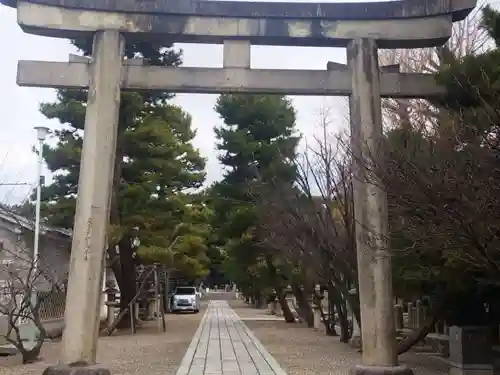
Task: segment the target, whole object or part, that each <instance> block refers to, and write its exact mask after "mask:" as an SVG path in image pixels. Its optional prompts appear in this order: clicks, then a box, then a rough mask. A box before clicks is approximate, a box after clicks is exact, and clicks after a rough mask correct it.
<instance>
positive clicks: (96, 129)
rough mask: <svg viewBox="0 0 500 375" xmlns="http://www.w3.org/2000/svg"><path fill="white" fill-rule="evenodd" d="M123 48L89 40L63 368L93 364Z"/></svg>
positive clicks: (109, 35) (108, 35)
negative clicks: (91, 44)
mask: <svg viewBox="0 0 500 375" xmlns="http://www.w3.org/2000/svg"><path fill="white" fill-rule="evenodd" d="M123 48H124V40H123V38H122V36H121V35H120V34H119V32H117V31H111V30H107V31H99V32H97V33H96V34H95V36H94V44H93V55H92V62H91V66H90V71H91V73H90V88H89V94H88V101H87V108H86V115H85V136H84V140H83V149H82V156H81V167H80V178H79V184H78V198H77V204H76V214H75V224H74V225H75V226H74V230H73V242H72V246H71V262H70V272H69V281H68V292H67V297H66V311H65V317H64V321H65V329H64V334H63V340H62V352H61V357H60V363H61V364H62V365H72V364H79V365H80V366H81V365H92V364H94V363H95V360H96V350H97V333H98V323H99V321H98V320H99V314H98V312H99V294H100V293H99V292H100V289H101V280H102V275H103V266H104V259H105V257H104V255H105V249H106V231H107V227H108V223H109V209H110V200H111V188H112V182H113V171H114V160H115V150H116V138H117V130H118V111H119V106H120V79H121V65H122V58H123ZM47 370H50V369H47ZM51 371H52V370H51ZM51 371H49V373H61V372H60V371H61V370H60V369H57V368H55V369H53V371H55V372H51ZM104 373H106V372H104ZM104 373H102V374H104Z"/></svg>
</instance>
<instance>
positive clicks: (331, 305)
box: [326, 283, 338, 336]
mask: <svg viewBox="0 0 500 375" xmlns="http://www.w3.org/2000/svg"><path fill="white" fill-rule="evenodd" d="M336 292H337V291H336V289H335V287H334V286H333V284H332V283H329V284H328V312H329V314H330V316H329V317H328V321H327V322H326V324H327V328H326V334H327V335H330V336H338V334H337V330H336V329H335V298H334V296H335V293H336Z"/></svg>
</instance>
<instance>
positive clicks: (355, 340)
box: [349, 336, 361, 349]
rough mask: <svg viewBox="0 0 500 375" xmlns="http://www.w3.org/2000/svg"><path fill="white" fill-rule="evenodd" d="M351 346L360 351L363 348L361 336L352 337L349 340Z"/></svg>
mask: <svg viewBox="0 0 500 375" xmlns="http://www.w3.org/2000/svg"><path fill="white" fill-rule="evenodd" d="M349 345H351V346H352V347H353V348H356V349H360V348H361V336H352V337H351V338H350V339H349Z"/></svg>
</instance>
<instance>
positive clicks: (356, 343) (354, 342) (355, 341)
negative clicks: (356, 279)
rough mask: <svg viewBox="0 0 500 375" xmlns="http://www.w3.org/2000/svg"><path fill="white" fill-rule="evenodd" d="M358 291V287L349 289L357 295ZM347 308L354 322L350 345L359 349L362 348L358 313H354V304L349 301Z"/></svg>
mask: <svg viewBox="0 0 500 375" xmlns="http://www.w3.org/2000/svg"><path fill="white" fill-rule="evenodd" d="M357 293H358V291H357V290H356V289H351V290H349V294H351V295H356V294H357ZM347 310H348V311H350V312H351V322H352V334H351V338H350V339H349V345H351V346H352V347H353V348H356V349H359V348H361V330H360V329H359V322H358V319H357V318H356V314H354V310H353V309H352V306H351V305H350V304H349V303H347Z"/></svg>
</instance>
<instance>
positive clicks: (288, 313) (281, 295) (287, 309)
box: [276, 286, 295, 323]
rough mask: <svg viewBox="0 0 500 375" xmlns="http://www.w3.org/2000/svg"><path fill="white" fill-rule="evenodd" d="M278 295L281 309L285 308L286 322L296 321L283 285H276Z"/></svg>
mask: <svg viewBox="0 0 500 375" xmlns="http://www.w3.org/2000/svg"><path fill="white" fill-rule="evenodd" d="M276 297H277V298H278V302H279V304H280V306H281V310H283V317H284V318H285V322H287V323H295V317H294V316H293V313H292V310H290V306H288V302H287V301H286V297H285V293H284V292H283V288H281V286H279V287H276Z"/></svg>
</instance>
